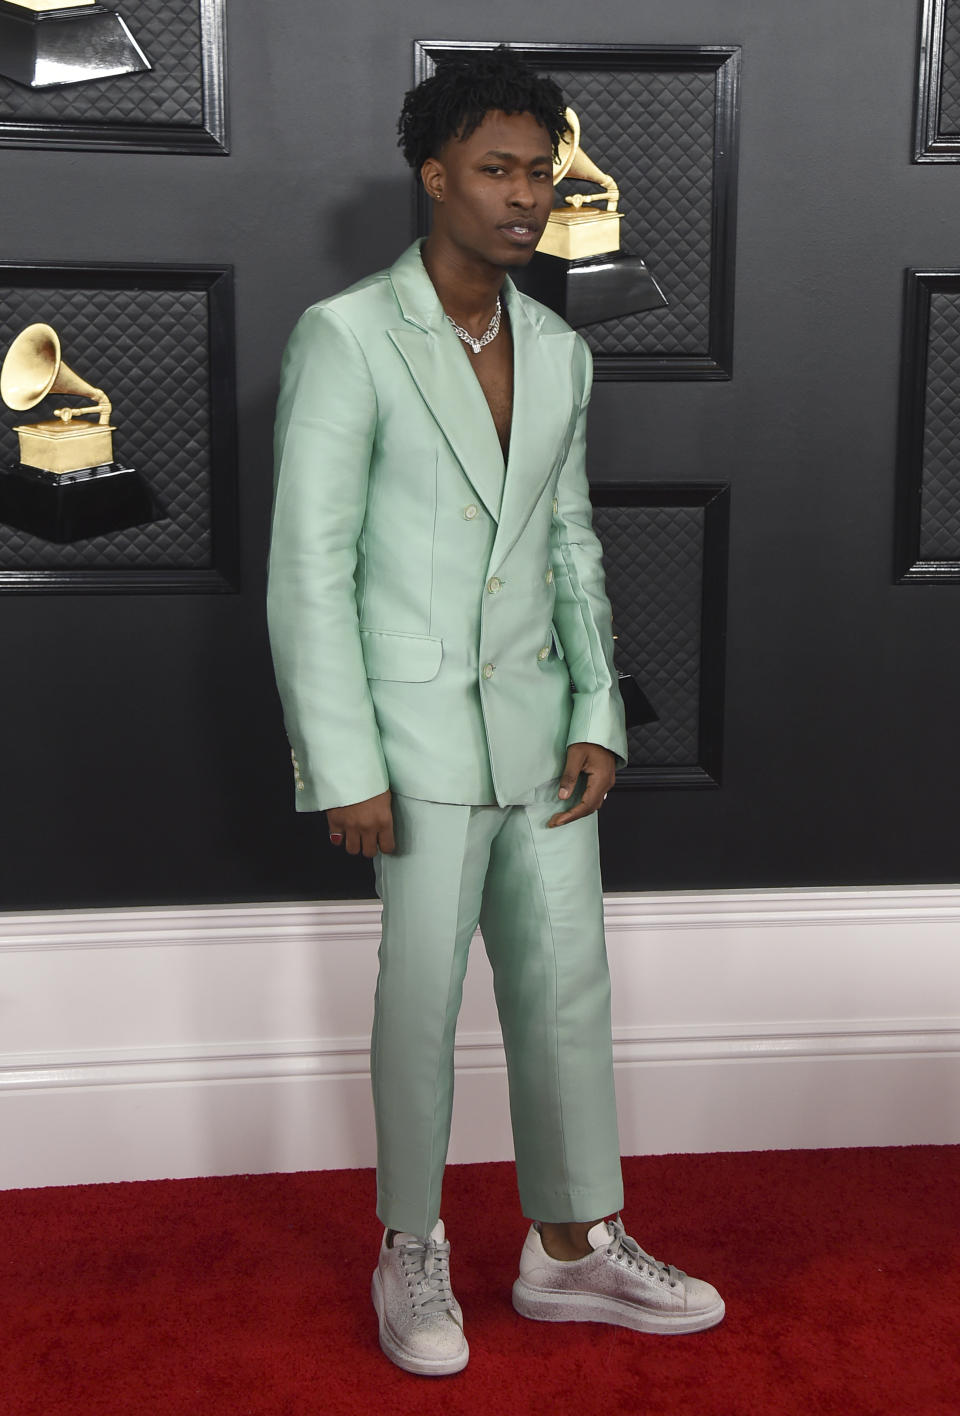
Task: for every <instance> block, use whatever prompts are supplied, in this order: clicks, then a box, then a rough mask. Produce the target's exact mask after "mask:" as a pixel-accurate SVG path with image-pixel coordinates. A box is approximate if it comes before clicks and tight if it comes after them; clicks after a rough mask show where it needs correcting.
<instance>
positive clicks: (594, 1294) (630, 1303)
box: [513, 1216, 726, 1333]
mask: <svg viewBox="0 0 960 1416" xmlns="http://www.w3.org/2000/svg"><path fill="white" fill-rule="evenodd" d="M587 1242H588V1243H589V1244H590V1247H591V1248H592V1249H593V1253H592V1254H588V1255H587V1257H586V1258H585V1259H574V1260H573V1262H571V1263H564V1262H563V1261H562V1260H559V1259H552V1258H551V1257H550V1255H549V1254H548V1253H547V1251H546V1249H544V1247H543V1242H542V1240H541V1238H540V1233H539V1231H538V1230H537V1229H536V1228H535V1227H534V1226H533V1225H531V1227H530V1233H529V1234H528V1235H527V1241H526V1243H525V1244H524V1246H523V1252H522V1253H521V1255H520V1277H519V1278H518V1279H517V1281H516V1283H515V1284H514V1285H513V1306H514V1307H515V1308H516V1310H517V1312H518V1313H522V1314H523V1316H524V1317H525V1318H538V1319H539V1320H540V1321H541V1322H547V1323H562V1322H581V1323H584V1322H586V1323H615V1324H616V1325H617V1326H619V1327H628V1328H633V1329H635V1331H637V1332H666V1333H669V1332H701V1331H702V1330H703V1329H704V1328H709V1327H713V1326H714V1324H715V1323H719V1322H720V1321H721V1320H722V1318H723V1315H724V1312H725V1311H726V1309H725V1307H724V1302H723V1299H722V1298H721V1297H720V1294H719V1293H718V1292H717V1290H716V1289H715V1288H714V1287H713V1286H712V1285H711V1284H709V1283H704V1282H703V1280H702V1279H699V1278H689V1277H688V1276H687V1274H685V1273H683V1271H682V1270H681V1269H676V1268H674V1267H673V1265H672V1264H663V1263H661V1262H660V1260H659V1259H655V1258H653V1257H652V1256H651V1255H650V1254H647V1253H645V1252H644V1250H643V1249H641V1248H640V1245H639V1244H638V1243H637V1242H636V1240H635V1239H631V1238H630V1237H629V1235H627V1234H625V1233H624V1229H623V1225H622V1224H621V1222H620V1218H619V1216H618V1217H617V1218H616V1219H612V1220H609V1221H607V1220H600V1222H599V1223H598V1224H595V1225H594V1226H593V1228H592V1229H590V1230H589V1231H588V1232H587Z"/></svg>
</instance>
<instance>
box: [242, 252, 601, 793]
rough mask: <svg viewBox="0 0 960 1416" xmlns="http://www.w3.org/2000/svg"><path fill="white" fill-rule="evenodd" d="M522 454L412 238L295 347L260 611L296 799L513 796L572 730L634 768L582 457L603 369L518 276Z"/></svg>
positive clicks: (539, 773) (328, 304) (512, 301)
mask: <svg viewBox="0 0 960 1416" xmlns="http://www.w3.org/2000/svg"><path fill="white" fill-rule="evenodd" d="M504 293H505V299H506V307H507V310H508V312H509V316H510V326H511V330H512V332H513V341H514V401H513V426H512V430H511V438H510V454H509V458H508V461H507V465H506V467H504V459H503V454H502V452H501V448H500V442H499V439H498V437H497V434H496V430H495V428H494V424H493V419H492V417H491V415H490V410H489V408H488V406H487V402H486V399H485V397H484V394H483V391H482V389H481V388H480V384H479V383H478V381H477V377H476V375H475V374H474V372H473V370H472V369H471V368H470V362H469V361H470V358H471V355H470V354H469V353H468V351H467V349H466V347H465V346H464V345H463V344H462V343H461V341H460V340H459V339H458V338H457V336H456V334H455V333H454V331H453V329H452V328H451V326H450V324H449V323H448V321H447V320H446V318H445V317H444V313H443V309H442V307H441V305H440V302H439V300H438V298H437V295H436V292H435V290H434V288H433V284H432V282H431V280H430V278H429V276H428V275H427V273H426V270H425V269H424V266H423V262H422V260H421V258H420V250H419V242H418V243H416V244H414V245H413V246H411V247H410V248H409V250H407V251H405V252H404V254H403V255H402V256H401V257H400V259H399V260H398V261H397V262H396V264H395V265H394V266H392V267H391V268H390V269H389V270H385V271H381V272H379V273H378V274H376V275H372V276H370V277H368V278H367V279H366V280H362V281H360V282H359V284H357V285H354V286H352V287H351V288H350V289H349V290H345V291H344V292H343V293H342V294H339V295H335V296H333V297H332V298H331V299H329V300H322V301H321V302H320V303H319V304H317V305H313V306H311V308H310V309H308V310H307V311H306V313H305V314H304V315H303V316H302V317H301V319H300V321H299V322H298V324H297V326H296V328H295V330H294V332H293V334H292V336H291V339H290V342H289V344H288V346H287V350H286V353H285V355H284V360H283V367H282V373H281V387H280V398H279V404H278V408H277V420H276V489H275V498H274V512H273V528H272V540H271V550H270V565H269V589H268V604H267V610H268V622H269V629H270V639H271V645H272V649H273V657H274V664H275V667H276V675H277V683H278V686H279V690H280V697H281V700H282V703H283V709H284V719H285V724H286V729H287V734H288V736H289V739H290V743H291V747H292V757H293V764H294V777H295V785H296V805H297V808H298V809H299V810H301V811H316V810H321V809H324V808H326V807H331V806H345V805H348V804H350V803H352V802H357V801H363V800H365V799H366V798H368V797H371V796H375V795H376V794H377V793H379V792H382V791H385V790H386V789H387V787H388V786H389V787H390V788H391V789H392V790H393V791H396V792H400V793H402V794H404V795H407V796H413V797H420V798H423V799H426V800H431V801H443V802H461V803H477V804H481V803H494V802H496V803H499V804H500V805H501V806H507V805H517V804H523V803H527V802H530V801H532V800H533V794H534V790H535V788H536V787H537V786H539V785H542V784H543V783H544V782H547V781H549V780H550V779H551V778H553V777H556V776H559V774H560V772H561V771H562V770H563V765H564V760H565V757H566V749H567V745H568V744H569V743H572V742H594V743H599V744H601V745H602V746H604V747H607V748H609V749H610V750H611V751H612V752H613V753H615V754H616V756H617V758H618V759H619V762H620V764H621V765H622V764H623V763H624V762H625V761H626V751H627V747H626V734H625V729H624V718H623V705H622V702H621V699H620V693H619V690H618V688H617V676H616V672H615V670H614V667H613V642H612V634H611V624H610V604H609V601H608V599H607V596H606V593H605V590H604V580H603V568H602V562H601V552H600V545H599V542H598V540H597V538H596V535H595V534H594V532H593V530H592V526H591V508H590V499H589V495H588V491H587V480H586V474H585V471H584V436H585V425H586V409H587V403H588V401H589V397H590V387H591V380H592V365H591V359H590V353H589V350H588V348H587V346H586V344H585V342H584V341H583V339H581V338H580V337H579V336H578V335H576V334H574V332H573V331H572V330H571V329H570V328H569V327H568V326H567V325H566V324H565V323H564V321H563V320H561V319H560V318H559V317H558V316H557V315H555V314H553V313H552V311H550V310H548V309H546V308H545V307H544V306H542V305H540V304H538V303H537V302H536V301H534V300H530V299H527V297H526V296H524V295H521V294H520V293H519V291H518V290H517V289H516V287H515V286H514V285H513V283H512V282H511V281H510V280H509V279H507V280H506V281H505V283H504Z"/></svg>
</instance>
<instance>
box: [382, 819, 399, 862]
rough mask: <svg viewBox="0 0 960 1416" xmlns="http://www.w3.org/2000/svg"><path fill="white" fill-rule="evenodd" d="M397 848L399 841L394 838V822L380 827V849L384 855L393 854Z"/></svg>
mask: <svg viewBox="0 0 960 1416" xmlns="http://www.w3.org/2000/svg"><path fill="white" fill-rule="evenodd" d="M396 849H397V843H396V841H395V840H394V838H393V822H392V821H391V822H389V823H388V824H387V825H386V826H381V828H380V850H381V851H382V852H383V854H384V855H393V853H394V851H395V850H396Z"/></svg>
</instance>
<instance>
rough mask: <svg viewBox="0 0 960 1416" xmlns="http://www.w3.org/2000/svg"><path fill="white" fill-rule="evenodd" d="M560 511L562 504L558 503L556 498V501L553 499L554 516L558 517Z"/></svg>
mask: <svg viewBox="0 0 960 1416" xmlns="http://www.w3.org/2000/svg"><path fill="white" fill-rule="evenodd" d="M559 510H560V503H559V502H558V501H557V499H556V497H554V499H553V514H554V516H556V514H557V512H558V511H559Z"/></svg>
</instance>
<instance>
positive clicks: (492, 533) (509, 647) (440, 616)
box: [269, 48, 724, 1375]
mask: <svg viewBox="0 0 960 1416" xmlns="http://www.w3.org/2000/svg"><path fill="white" fill-rule="evenodd" d="M563 114H564V104H563V99H562V96H561V94H560V91H559V89H558V88H557V87H556V85H555V84H554V83H553V82H552V81H550V80H547V79H542V78H540V77H538V76H536V75H535V74H533V73H532V71H530V70H529V69H527V68H526V66H524V65H523V64H522V63H520V62H519V61H518V60H517V59H516V57H515V56H514V55H512V54H511V53H510V51H509V50H506V49H503V48H500V49H498V50H496V51H494V52H493V53H492V54H491V53H486V54H481V55H477V56H475V57H473V58H470V59H469V60H454V61H449V62H447V63H444V64H441V65H440V66H439V67H438V69H437V72H436V74H435V75H434V76H433V77H432V78H430V79H427V80H425V81H424V82H423V83H422V84H420V85H419V86H418V87H417V88H416V89H414V90H413V91H412V92H411V93H409V94H408V95H407V97H406V100H405V103H404V108H403V113H402V115H401V120H400V133H401V141H402V144H403V147H404V153H405V156H406V157H407V159H408V161H409V162H410V163H411V164H412V166H413V167H414V169H415V170H416V171H418V172H419V174H420V178H421V180H422V182H423V184H424V187H425V188H426V191H427V193H428V194H429V196H430V198H431V200H432V202H433V217H434V220H433V229H432V232H431V234H430V236H429V237H428V239H427V240H426V241H425V242H423V243H422V244H421V243H419V242H418V243H416V244H415V245H414V246H412V247H411V248H410V249H409V250H408V251H406V252H405V253H404V254H403V255H402V256H401V257H400V259H399V260H398V261H397V262H396V264H395V265H394V266H393V267H391V269H390V270H387V271H382V272H380V273H379V274H377V275H374V276H371V277H369V278H368V279H366V280H363V281H361V282H360V283H359V284H358V285H355V286H353V287H351V289H349V290H347V291H344V292H343V293H342V294H340V295H337V296H334V297H332V298H331V299H328V300H324V301H321V303H320V304H318V305H314V306H313V307H312V308H311V309H309V310H308V311H307V312H306V314H305V315H304V316H303V317H302V319H301V320H300V322H299V324H298V325H297V328H296V330H295V331H294V334H293V336H292V338H291V341H290V344H289V347H288V350H287V353H286V356H285V359H284V365H283V374H282V386H281V393H280V400H279V406H278V414H277V488H276V501H275V511H274V525H273V543H272V549H271V565H270V590H269V617H270V632H271V639H272V643H273V651H274V659H275V664H276V670H277V681H278V684H279V688H280V693H281V697H282V699H283V704H284V710H285V721H286V726H287V731H288V734H289V737H290V741H291V744H292V749H293V762H294V773H295V778H296V788H297V794H296V795H297V806H298V808H299V809H301V810H308V811H309V810H324V809H325V810H326V813H327V823H328V829H329V834H330V840H331V842H332V843H333V844H334V845H339V844H341V843H345V845H346V849H347V850H348V851H349V852H351V853H353V854H356V853H358V852H360V851H362V852H363V854H364V855H365V856H369V857H372V858H374V868H375V876H376V884H377V890H378V893H379V895H380V897H381V899H382V901H383V933H382V940H381V946H380V975H379V980H378V984H377V995H376V1002H375V1017H374V1030H373V1040H372V1047H371V1071H372V1078H373V1094H374V1109H375V1113H376V1123H377V1194H378V1203H377V1213H378V1215H379V1217H380V1219H381V1220H382V1222H383V1224H384V1225H385V1233H384V1236H383V1242H382V1245H381V1250H380V1257H379V1262H378V1265H377V1269H376V1272H375V1273H374V1276H373V1289H372V1293H373V1301H374V1305H375V1307H376V1310H377V1313H378V1316H379V1323H380V1344H381V1347H382V1348H383V1350H384V1352H385V1353H386V1354H387V1356H389V1357H390V1358H391V1359H392V1360H393V1361H394V1362H396V1363H397V1364H398V1365H399V1366H401V1367H404V1368H406V1369H407V1370H408V1371H413V1372H418V1373H422V1374H426V1375H436V1374H442V1373H449V1372H455V1371H459V1370H460V1369H461V1368H463V1367H464V1366H465V1365H466V1362H467V1356H468V1348H467V1342H466V1339H465V1337H464V1334H463V1316H462V1313H461V1310H460V1307H459V1305H458V1304H457V1302H456V1299H455V1298H454V1296H453V1292H452V1289H451V1286H450V1275H449V1252H450V1246H449V1242H448V1241H447V1239H446V1236H445V1232H444V1228H443V1222H442V1220H441V1219H440V1217H439V1211H440V1188H441V1180H442V1176H443V1169H444V1163H445V1159H446V1152H447V1141H448V1136H449V1127H450V1115H451V1106H452V1098H453V1045H454V1030H455V1025H456V1017H457V1011H458V1008H459V1005H460V997H461V988H462V982H463V975H464V970H465V967H466V960H467V950H468V946H469V943H470V939H471V937H472V935H473V933H474V930H475V928H476V926H477V923H478V921H479V923H480V927H481V930H482V932H483V938H484V944H485V947H486V950H487V953H488V956H489V958H490V962H491V964H492V967H493V974H494V986H495V992H496V999H497V1007H498V1010H499V1014H500V1021H501V1027H502V1031H503V1038H504V1046H505V1050H506V1056H507V1071H508V1077H509V1084H510V1107H511V1117H512V1121H513V1130H514V1143H515V1151H516V1163H517V1177H518V1185H519V1190H520V1199H521V1203H522V1206H523V1211H524V1213H525V1214H526V1215H527V1216H528V1217H529V1218H530V1219H531V1220H532V1221H533V1223H532V1225H531V1229H530V1232H529V1235H528V1237H527V1240H526V1243H525V1245H524V1249H523V1253H522V1255H521V1260H520V1276H519V1277H518V1279H517V1281H516V1283H515V1285H514V1289H513V1301H514V1306H515V1307H516V1309H517V1310H518V1311H519V1312H520V1313H522V1314H524V1315H525V1316H527V1317H530V1318H539V1319H545V1320H547V1321H557V1320H564V1319H581V1320H592V1321H605V1322H613V1323H619V1324H621V1325H625V1326H628V1327H633V1328H636V1329H639V1330H641V1331H650V1332H674V1331H677V1332H679V1331H694V1330H697V1329H700V1328H704V1327H709V1326H711V1325H712V1324H713V1323H716V1322H719V1321H720V1319H721V1318H722V1317H723V1312H724V1307H723V1302H722V1300H721V1299H720V1297H719V1295H718V1294H717V1292H716V1290H715V1289H713V1288H712V1287H711V1286H710V1285H709V1284H705V1283H702V1282H700V1281H699V1280H697V1279H691V1278H688V1277H687V1276H686V1275H685V1274H683V1273H681V1272H680V1271H678V1270H677V1269H675V1268H673V1267H672V1266H670V1265H667V1264H663V1263H660V1262H659V1261H658V1260H656V1259H654V1258H652V1257H651V1256H650V1255H648V1254H646V1253H645V1252H644V1251H643V1250H642V1249H640V1248H639V1246H638V1245H637V1244H636V1243H635V1242H634V1241H633V1240H632V1239H630V1238H628V1237H627V1236H626V1235H625V1233H624V1230H623V1226H622V1224H621V1223H620V1221H619V1218H616V1219H613V1220H606V1221H605V1220H604V1219H603V1218H602V1217H603V1216H608V1215H614V1214H616V1212H617V1211H618V1210H619V1209H620V1207H621V1204H622V1188H621V1179H620V1162H619V1146H618V1139H617V1123H616V1110H615V1103H614V1091H613V1068H612V1047H611V1036H610V990H609V979H608V974H607V964H606V954H605V946H604V938H603V901H602V893H601V882H600V871H599V857H598V849H597V815H596V813H597V810H598V808H599V807H600V806H601V804H602V802H603V800H604V798H605V796H606V794H607V792H608V791H609V790H610V788H611V787H612V786H613V782H614V774H615V771H616V767H617V765H618V764H621V765H622V764H623V763H624V761H625V757H626V737H625V731H624V722H623V707H622V704H621V701H620V697H619V693H618V689H617V679H616V673H615V671H614V668H613V661H612V636H611V630H610V606H609V602H608V600H607V598H606V594H605V591H604V585H603V571H602V565H601V553H600V546H599V544H598V542H597V539H596V537H595V535H594V533H593V531H592V528H591V511H590V501H589V495H588V490H587V482H586V476H585V472H584V437H585V419H586V408H587V403H588V400H589V396H590V387H591V362H590V355H589V352H588V349H587V346H586V344H585V343H584V341H583V340H582V339H580V338H579V337H578V336H577V335H575V334H574V333H573V331H572V330H570V329H569V328H568V327H567V325H565V324H564V322H563V321H562V320H561V319H559V318H558V317H557V316H556V315H554V314H553V313H551V312H550V311H549V310H547V309H545V308H544V307H543V306H541V305H538V304H537V303H535V302H534V301H532V300H528V299H526V298H525V297H523V296H522V295H520V294H519V293H518V292H517V290H516V288H515V287H514V285H513V283H512V282H511V281H510V280H509V278H508V272H509V271H510V270H511V269H514V268H519V267H522V266H524V265H526V263H527V262H528V261H529V260H530V258H531V256H532V254H533V252H534V249H535V247H536V245H537V242H538V240H539V238H540V235H541V233H542V231H543V228H544V226H545V224H546V221H547V217H548V215H549V212H550V209H551V207H552V205H553V181H552V158H553V155H554V154H555V152H556V149H557V143H558V140H559V138H560V137H561V135H562V134H563V132H564V131H565V127H566V124H565V120H564V116H563Z"/></svg>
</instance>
